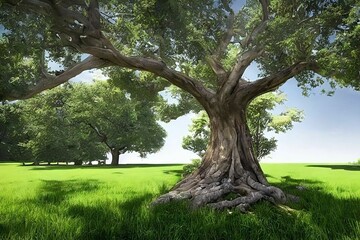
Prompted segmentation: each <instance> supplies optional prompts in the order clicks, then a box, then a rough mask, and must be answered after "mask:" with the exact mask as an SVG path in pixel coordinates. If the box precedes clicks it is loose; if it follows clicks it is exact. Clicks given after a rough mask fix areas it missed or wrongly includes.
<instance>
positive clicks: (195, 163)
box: [182, 159, 201, 177]
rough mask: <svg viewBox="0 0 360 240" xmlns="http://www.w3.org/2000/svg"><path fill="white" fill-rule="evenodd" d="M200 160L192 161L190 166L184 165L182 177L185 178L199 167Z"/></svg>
mask: <svg viewBox="0 0 360 240" xmlns="http://www.w3.org/2000/svg"><path fill="white" fill-rule="evenodd" d="M200 164H201V159H193V160H191V163H190V164H186V165H185V166H184V167H183V174H182V175H183V176H184V177H185V176H187V175H189V174H190V173H192V172H193V171H195V170H196V169H198V168H199V167H200Z"/></svg>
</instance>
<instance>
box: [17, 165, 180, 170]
mask: <svg viewBox="0 0 360 240" xmlns="http://www.w3.org/2000/svg"><path fill="white" fill-rule="evenodd" d="M177 166H179V167H180V166H183V164H120V165H118V166H112V165H81V166H75V165H40V166H34V165H26V166H24V167H32V168H31V170H36V171H37V170H71V169H114V168H120V169H121V168H157V167H177Z"/></svg>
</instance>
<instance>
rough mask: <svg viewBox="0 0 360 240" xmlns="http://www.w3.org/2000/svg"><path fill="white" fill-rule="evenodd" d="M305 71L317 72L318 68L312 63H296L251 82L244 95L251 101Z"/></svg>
mask: <svg viewBox="0 0 360 240" xmlns="http://www.w3.org/2000/svg"><path fill="white" fill-rule="evenodd" d="M305 70H312V71H314V72H318V71H319V66H318V65H317V64H316V63H314V62H297V63H295V64H293V65H291V66H290V67H288V68H285V69H283V70H281V71H279V72H277V73H274V74H272V75H270V76H267V77H264V78H261V79H258V80H256V81H255V82H251V83H250V84H249V85H248V86H247V88H246V90H245V91H246V94H247V96H248V97H250V98H251V99H252V98H255V97H257V96H259V95H261V94H263V93H266V92H269V91H272V90H275V89H276V88H278V87H279V86H280V85H282V84H283V83H285V82H286V81H287V80H289V79H290V78H292V77H294V76H296V75H297V74H299V73H300V72H302V71H305Z"/></svg>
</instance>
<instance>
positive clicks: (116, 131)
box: [70, 81, 166, 165]
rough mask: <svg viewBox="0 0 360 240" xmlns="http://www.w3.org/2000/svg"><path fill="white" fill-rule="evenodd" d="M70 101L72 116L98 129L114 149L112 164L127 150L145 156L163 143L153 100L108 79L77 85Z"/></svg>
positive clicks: (95, 130) (163, 132)
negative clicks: (132, 93)
mask: <svg viewBox="0 0 360 240" xmlns="http://www.w3.org/2000/svg"><path fill="white" fill-rule="evenodd" d="M70 105H71V111H72V113H71V114H72V117H73V119H74V120H75V121H77V122H81V123H83V124H84V125H85V126H87V127H89V129H91V130H92V131H93V132H94V133H96V134H97V136H98V138H99V139H100V141H101V142H102V143H103V144H105V145H106V147H107V148H108V150H109V151H110V152H111V156H112V160H111V164H112V165H117V164H119V156H120V155H121V154H124V153H126V152H138V153H140V156H142V157H143V156H145V155H146V154H148V153H154V152H157V151H158V150H159V149H160V148H161V147H162V146H163V145H164V142H165V137H166V132H165V130H164V129H163V128H162V127H161V126H160V125H159V124H158V123H157V122H156V117H155V114H154V112H153V111H152V110H151V104H150V103H149V102H148V101H144V100H143V101H138V100H136V99H132V98H131V96H130V95H127V94H126V93H124V92H123V91H121V90H120V89H119V88H117V87H114V86H111V85H110V84H109V83H107V82H105V81H97V82H95V83H93V84H91V85H90V84H76V85H74V91H73V94H72V96H71V100H70Z"/></svg>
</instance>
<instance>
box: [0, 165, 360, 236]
mask: <svg viewBox="0 0 360 240" xmlns="http://www.w3.org/2000/svg"><path fill="white" fill-rule="evenodd" d="M181 169H182V166H181V165H124V166H120V167H116V168H112V167H106V166H101V167H97V166H89V167H73V166H49V167H48V166H40V167H33V166H25V167H24V166H20V165H18V164H0V239H67V240H68V239H317V240H319V239H360V237H359V236H360V167H359V166H351V165H314V164H313V165H310V164H263V169H264V171H265V173H266V174H267V176H268V179H269V181H271V182H272V183H273V184H275V185H277V186H280V187H282V188H283V189H285V190H286V191H287V192H289V193H292V194H295V195H298V196H300V197H301V201H300V202H299V203H291V204H289V205H287V206H274V205H271V204H269V203H266V202H264V203H259V204H257V205H255V206H254V207H253V208H252V209H251V212H250V213H248V214H241V213H239V212H236V211H232V212H231V211H224V212H217V211H214V210H212V209H206V208H203V209H199V210H193V209H190V208H189V207H188V205H187V204H186V203H184V202H180V203H171V204H166V205H162V206H158V207H155V208H150V207H149V204H150V203H151V201H152V200H153V199H154V198H155V197H156V196H158V195H159V194H160V193H163V192H165V191H167V190H168V189H170V188H171V186H172V185H173V184H174V183H176V181H178V180H179V179H180V177H181Z"/></svg>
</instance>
